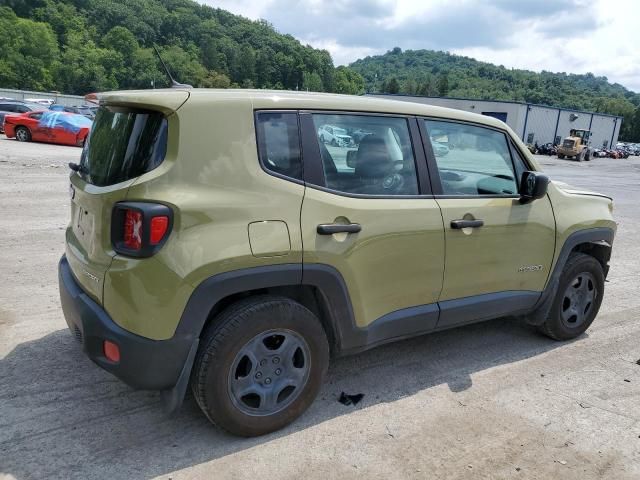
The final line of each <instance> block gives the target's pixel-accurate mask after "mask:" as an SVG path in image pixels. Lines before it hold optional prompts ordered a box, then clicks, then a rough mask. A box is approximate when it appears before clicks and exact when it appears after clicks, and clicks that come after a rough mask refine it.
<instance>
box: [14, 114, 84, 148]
mask: <svg viewBox="0 0 640 480" xmlns="http://www.w3.org/2000/svg"><path fill="white" fill-rule="evenodd" d="M92 123H93V122H92V121H91V120H90V119H88V118H87V117H85V116H84V115H78V114H76V113H67V112H58V111H52V110H43V111H39V112H27V113H20V114H15V115H6V116H5V117H4V133H5V135H6V136H7V137H9V138H13V137H15V138H16V140H18V141H20V142H30V141H34V142H47V143H59V144H61V145H76V146H78V147H81V146H82V145H83V144H84V140H85V139H86V138H87V135H89V132H90V131H91V125H92Z"/></svg>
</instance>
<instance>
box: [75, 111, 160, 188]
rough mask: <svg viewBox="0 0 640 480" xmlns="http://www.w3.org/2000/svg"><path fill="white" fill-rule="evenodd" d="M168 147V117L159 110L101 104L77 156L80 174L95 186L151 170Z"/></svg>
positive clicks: (113, 182) (117, 181) (127, 178)
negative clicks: (132, 108)
mask: <svg viewBox="0 0 640 480" xmlns="http://www.w3.org/2000/svg"><path fill="white" fill-rule="evenodd" d="M166 150H167V120H166V118H165V117H164V116H163V115H162V114H161V113H159V112H152V111H148V110H131V109H123V108H109V107H100V108H99V109H98V112H97V114H96V118H95V121H94V122H93V128H92V129H91V134H90V135H89V137H88V139H87V141H86V143H85V148H84V150H83V151H82V157H81V159H80V174H81V175H82V177H83V178H84V179H85V180H86V181H87V182H89V183H91V184H93V185H97V186H106V185H113V184H115V183H119V182H124V181H126V180H130V179H132V178H135V177H138V176H140V175H142V174H143V173H146V172H148V171H150V170H153V169H154V168H156V167H157V166H158V165H160V164H161V163H162V161H163V160H164V156H165V153H166Z"/></svg>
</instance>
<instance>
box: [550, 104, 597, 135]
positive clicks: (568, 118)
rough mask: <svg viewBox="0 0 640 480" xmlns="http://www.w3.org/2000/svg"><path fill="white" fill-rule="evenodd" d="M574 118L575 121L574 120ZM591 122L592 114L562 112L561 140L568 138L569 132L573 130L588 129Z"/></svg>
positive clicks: (559, 133) (559, 127)
mask: <svg viewBox="0 0 640 480" xmlns="http://www.w3.org/2000/svg"><path fill="white" fill-rule="evenodd" d="M575 116H577V118H575ZM572 118H575V119H574V120H572ZM590 122H591V114H590V113H583V112H572V111H570V110H562V111H561V112H560V121H559V122H558V136H560V138H565V137H568V136H569V130H571V129H572V128H582V129H588V128H589V123H590Z"/></svg>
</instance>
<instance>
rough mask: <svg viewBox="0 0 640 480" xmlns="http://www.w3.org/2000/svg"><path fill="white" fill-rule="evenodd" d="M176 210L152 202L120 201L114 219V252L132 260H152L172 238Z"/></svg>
mask: <svg viewBox="0 0 640 480" xmlns="http://www.w3.org/2000/svg"><path fill="white" fill-rule="evenodd" d="M172 227H173V210H171V208H170V207H168V206H166V205H162V204H159V203H150V202H119V203H116V204H115V206H114V207H113V214H112V216H111V243H112V244H113V249H114V250H115V251H116V252H117V253H119V254H121V255H126V256H128V257H150V256H152V255H154V254H155V253H156V252H158V250H160V249H161V248H162V246H163V245H164V244H165V242H166V241H167V238H169V235H170V233H171V229H172Z"/></svg>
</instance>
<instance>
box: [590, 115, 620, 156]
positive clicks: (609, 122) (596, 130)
mask: <svg viewBox="0 0 640 480" xmlns="http://www.w3.org/2000/svg"><path fill="white" fill-rule="evenodd" d="M618 123H620V120H618V121H617V122H616V118H615V117H605V116H602V115H597V114H594V115H593V122H591V131H592V132H593V134H592V135H591V145H592V146H593V147H595V148H601V147H603V146H604V147H605V148H609V146H610V145H609V143H610V142H611V137H612V136H614V137H615V138H614V139H613V141H614V145H615V142H616V141H617V138H618V136H617V135H616V134H615V133H614V132H615V128H616V126H617V124H618Z"/></svg>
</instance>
